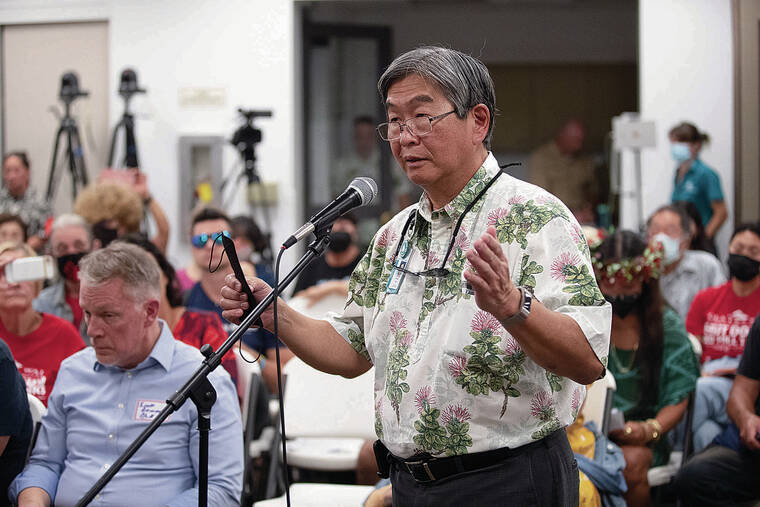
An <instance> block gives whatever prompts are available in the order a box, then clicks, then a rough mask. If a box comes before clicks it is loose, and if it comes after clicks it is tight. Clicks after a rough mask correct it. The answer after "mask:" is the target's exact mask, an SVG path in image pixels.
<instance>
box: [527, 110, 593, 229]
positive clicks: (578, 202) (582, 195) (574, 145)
mask: <svg viewBox="0 0 760 507" xmlns="http://www.w3.org/2000/svg"><path fill="white" fill-rule="evenodd" d="M585 138H586V129H585V127H584V126H583V124H582V123H581V122H580V121H578V120H569V121H567V122H566V123H565V124H564V125H562V126H561V127H560V129H559V130H558V131H557V133H556V134H555V136H554V139H552V140H551V141H549V142H548V143H546V144H544V145H542V146H539V147H538V148H536V150H534V151H533V153H531V155H530V158H529V159H528V174H529V178H528V179H529V181H530V182H531V183H533V184H535V185H538V186H539V187H542V188H544V189H546V190H548V191H549V192H551V193H552V194H554V195H555V196H557V197H559V199H560V200H561V201H562V202H563V203H565V205H566V206H567V207H568V208H570V211H572V212H573V214H574V215H575V217H576V218H577V219H578V221H579V222H580V223H582V224H583V223H593V222H594V210H593V203H594V202H595V201H596V198H597V196H596V195H595V194H596V192H595V190H594V189H595V188H596V184H595V183H594V182H595V176H594V163H593V161H592V160H591V158H589V157H586V156H582V155H581V150H582V149H583V142H584V140H585Z"/></svg>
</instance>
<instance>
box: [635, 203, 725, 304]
mask: <svg viewBox="0 0 760 507" xmlns="http://www.w3.org/2000/svg"><path fill="white" fill-rule="evenodd" d="M691 224H692V221H691V218H690V217H689V215H687V214H686V212H685V211H684V210H683V208H680V207H678V206H674V205H667V206H662V207H661V208H659V209H658V210H657V211H655V212H654V213H653V214H652V216H651V217H649V220H648V221H647V232H648V235H649V241H650V242H652V241H656V242H659V243H661V244H662V246H663V250H664V258H663V265H664V269H663V273H662V276H661V277H660V289H661V290H662V295H663V296H664V297H665V301H667V302H668V304H670V306H672V307H673V309H674V310H675V311H676V313H678V315H679V316H680V317H681V319H686V315H687V314H688V313H689V307H690V306H691V302H692V301H693V300H694V296H696V295H697V292H699V291H701V290H702V289H706V288H708V287H712V286H714V285H720V284H722V283H724V282H725V281H726V275H725V274H724V273H723V266H722V264H721V262H720V261H719V260H718V259H717V258H716V257H715V256H714V255H712V254H709V253H707V252H701V251H698V250H689V244H690V241H691V237H692V236H691Z"/></svg>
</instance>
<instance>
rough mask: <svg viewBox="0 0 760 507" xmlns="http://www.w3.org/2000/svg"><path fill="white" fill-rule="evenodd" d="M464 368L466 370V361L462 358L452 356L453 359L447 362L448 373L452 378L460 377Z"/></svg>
mask: <svg viewBox="0 0 760 507" xmlns="http://www.w3.org/2000/svg"><path fill="white" fill-rule="evenodd" d="M465 368H467V359H466V358H464V357H462V356H454V358H453V359H452V360H451V361H449V371H450V372H451V375H452V376H453V377H454V378H457V377H459V376H460V375H462V372H463V371H464V369H465Z"/></svg>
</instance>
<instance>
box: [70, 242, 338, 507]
mask: <svg viewBox="0 0 760 507" xmlns="http://www.w3.org/2000/svg"><path fill="white" fill-rule="evenodd" d="M329 231H330V227H325V228H320V229H319V230H318V231H316V235H317V238H316V239H315V240H314V241H313V242H312V243H311V244H310V245H309V246H308V247H307V249H306V252H305V253H304V254H303V256H301V259H300V260H299V261H298V263H297V264H296V266H295V267H294V268H293V269H292V270H291V271H290V273H288V274H287V276H285V278H284V279H283V280H282V282H280V283H279V285H278V287H276V290H274V289H273V290H272V292H270V293H269V294H268V295H267V296H266V297H265V298H264V299H262V300H261V301H260V302H259V304H258V305H256V307H255V308H254V309H253V311H251V313H249V314H248V315H247V316H246V317H245V318H244V319H243V320H242V321H241V322H240V325H239V326H238V328H237V329H236V330H235V331H233V333H232V334H231V335H230V336H229V337H228V338H227V341H225V342H224V343H223V344H222V345H221V346H220V347H219V350H217V351H216V352H214V351H213V350H212V348H211V346H210V345H209V344H206V345H204V346H203V347H201V353H202V354H203V355H204V356H205V357H206V359H204V360H203V361H202V362H201V365H200V366H199V367H198V369H197V370H196V371H195V373H193V374H192V376H191V377H190V379H189V380H188V381H187V382H185V384H184V385H183V386H182V387H181V388H180V389H179V390H178V391H177V392H175V393H174V395H172V397H171V398H169V399H168V400H166V406H165V407H164V408H163V409H162V410H161V412H159V414H158V415H157V416H156V417H155V418H153V420H152V421H151V422H150V424H149V425H148V427H147V428H145V430H143V432H142V433H140V435H138V437H137V438H136V439H135V440H134V441H133V442H132V443H131V444H130V445H129V447H127V449H126V450H125V451H124V453H123V454H122V455H121V456H119V459H117V460H116V461H115V462H114V463H113V465H111V467H110V468H109V469H108V470H107V471H106V473H104V474H103V475H102V476H101V477H100V479H98V481H97V482H96V483H95V484H94V485H93V486H92V488H90V490H89V491H88V492H87V493H85V495H84V496H83V497H82V498H81V499H80V500H79V502H78V503H77V507H83V506H85V505H89V503H90V502H91V501H92V500H93V499H94V498H95V496H96V495H97V494H98V493H99V492H100V491H101V490H102V489H103V488H104V487H105V486H106V484H108V483H109V482H110V481H111V479H113V477H114V476H115V475H116V474H117V473H118V472H119V470H121V468H122V467H123V466H124V465H125V464H126V463H127V461H129V459H130V458H131V457H132V456H133V455H134V454H135V452H137V450H138V449H139V448H140V447H142V445H143V444H144V443H145V442H146V441H147V440H148V438H150V436H151V435H153V433H155V431H156V430H157V429H158V427H159V426H161V424H162V423H163V422H164V421H165V420H166V419H167V418H168V417H169V416H170V415H171V414H172V413H174V412H176V411H177V410H179V409H180V408H181V407H182V405H183V404H184V403H185V402H186V401H187V399H188V398H190V399H191V400H192V401H193V403H194V404H195V406H196V407H197V408H198V431H199V432H200V440H199V443H198V445H199V453H198V456H199V465H198V468H199V470H198V506H199V507H206V505H207V503H208V432H209V430H210V429H211V407H212V406H213V404H214V402H215V401H216V391H215V390H214V387H213V386H212V385H211V382H209V380H208V375H209V373H211V372H212V371H214V370H215V369H216V368H217V366H219V365H220V364H221V362H222V357H224V355H225V354H226V353H227V351H229V350H230V349H231V348H232V347H233V346H234V345H235V343H237V341H238V340H239V339H240V338H241V337H242V336H243V333H245V331H246V330H247V329H248V328H249V327H250V326H251V325H252V324H253V323H254V322H255V321H256V319H258V318H259V317H260V316H261V314H262V313H264V310H266V309H267V307H268V306H269V305H270V304H271V303H272V302H273V301H274V299H275V298H276V297H277V296H278V295H279V294H280V293H281V292H282V289H284V288H286V287H287V286H288V285H290V283H291V282H292V281H293V280H294V279H295V278H296V277H297V276H298V275H299V273H301V271H303V270H304V268H305V267H306V266H308V265H309V263H310V262H311V261H312V260H313V259H314V258H315V257H319V256H321V255H322V254H323V253H324V252H325V248H327V245H328V243H329V242H330V237H329Z"/></svg>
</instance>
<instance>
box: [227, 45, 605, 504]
mask: <svg viewBox="0 0 760 507" xmlns="http://www.w3.org/2000/svg"><path fill="white" fill-rule="evenodd" d="M378 90H379V92H380V95H381V97H382V100H383V103H384V105H385V108H386V112H387V121H386V122H385V123H382V124H380V125H379V126H378V133H379V135H380V136H381V137H382V138H383V139H384V140H386V141H388V142H389V144H390V149H391V151H392V153H393V156H394V157H395V159H396V161H397V162H398V164H399V165H400V166H401V168H402V169H403V170H404V172H405V173H406V176H407V177H408V178H409V179H410V180H411V181H412V182H413V183H415V184H416V185H419V186H420V187H422V189H423V190H424V193H423V194H422V197H421V198H420V200H419V202H418V203H417V204H415V205H412V206H410V207H409V208H407V209H405V210H403V211H401V212H400V213H399V214H398V215H396V216H395V217H394V218H392V219H391V220H390V221H389V222H388V223H387V224H385V225H384V226H383V227H381V229H380V230H379V231H378V232H377V234H376V235H375V237H374V239H373V241H372V242H371V244H370V246H369V249H368V251H367V253H366V255H365V256H364V257H363V259H362V261H361V262H360V263H359V265H358V266H357V268H356V269H355V270H354V272H353V273H352V275H351V279H350V284H349V294H348V300H347V303H346V307H345V310H344V312H343V314H342V315H334V316H331V317H330V318H328V319H326V320H315V319H310V318H307V317H305V316H304V315H301V314H299V313H297V312H295V311H293V310H292V309H290V308H289V307H288V306H287V305H286V304H285V303H278V305H281V306H279V308H278V315H279V321H278V326H279V333H280V338H281V339H282V340H283V341H284V342H285V343H287V345H288V347H290V349H291V350H292V351H293V352H294V353H295V354H296V355H297V356H299V357H301V358H302V359H303V360H304V361H305V362H307V363H308V364H310V365H312V366H313V367H315V368H317V369H319V370H322V371H325V372H328V373H333V374H338V375H342V376H344V377H356V376H358V375H360V374H362V373H364V372H365V371H367V370H368V369H369V368H371V367H372V366H374V367H375V393H374V396H375V417H376V425H375V427H376V430H377V436H378V439H379V440H378V442H377V443H376V446H375V453H376V456H377V459H378V466H379V468H380V473H381V474H389V475H390V478H391V483H392V486H393V488H392V490H393V505H430V506H433V505H435V506H438V505H461V504H478V505H497V504H500V503H503V502H504V501H506V499H509V501H510V502H511V503H513V504H514V505H525V504H536V505H546V506H555V505H568V506H569V505H577V504H578V468H577V464H576V462H575V460H574V459H573V454H572V452H571V450H570V446H569V444H568V442H567V438H566V436H565V432H564V427H565V426H567V425H568V424H570V423H571V422H572V421H573V420H574V418H575V416H576V415H577V413H578V410H579V409H580V405H581V403H582V401H583V397H584V394H585V388H584V385H585V384H589V383H591V382H593V381H594V380H596V379H598V378H600V377H601V376H602V375H603V374H604V371H605V365H606V364H607V354H608V348H609V333H610V321H611V311H610V306H609V304H607V303H606V302H605V300H604V298H603V296H602V294H601V293H600V291H599V289H598V287H597V285H596V282H595V279H594V273H593V270H592V267H591V262H590V257H589V253H588V248H587V246H586V243H585V239H584V237H583V234H582V232H581V230H580V227H579V226H578V223H577V222H576V220H575V219H574V218H573V216H572V214H571V213H570V212H569V211H568V209H567V208H566V207H565V206H564V205H563V204H562V202H560V201H559V200H558V199H557V198H555V197H554V196H552V195H551V194H549V193H548V192H546V191H544V190H543V189H541V188H539V187H536V186H534V185H531V184H528V183H525V182H523V181H520V180H517V179H515V178H512V177H511V176H509V175H508V174H504V173H502V172H501V169H500V168H499V165H498V163H497V161H496V159H495V158H494V156H493V155H492V154H491V153H490V151H489V149H490V140H491V134H492V129H493V120H494V110H495V96H494V95H495V94H494V87H493V81H492V79H491V76H490V75H489V73H488V70H487V69H486V67H485V66H484V65H483V64H482V63H481V62H480V61H478V60H476V59H474V58H472V57H470V56H468V55H465V54H463V53H460V52H458V51H455V50H451V49H444V48H439V47H421V48H417V49H415V50H412V51H410V52H408V53H405V54H403V55H401V56H399V57H398V58H396V60H394V61H393V62H392V63H391V64H390V66H389V67H388V68H387V69H386V71H385V72H384V73H383V75H382V76H381V78H380V81H379V83H378ZM248 284H249V285H250V287H251V290H252V291H253V295H254V298H255V299H256V301H259V300H261V299H262V298H263V297H266V295H267V294H268V293H269V292H270V291H271V289H270V288H269V287H268V286H267V285H266V284H265V283H263V282H262V281H261V280H258V279H249V280H248ZM241 289H242V287H241V285H240V283H239V282H238V281H237V280H236V279H235V278H234V277H232V276H230V277H228V278H227V282H226V286H225V287H224V288H223V289H222V301H221V305H222V308H223V309H224V310H225V311H224V317H225V318H227V319H229V320H232V321H239V320H240V317H241V316H242V314H243V311H244V310H245V309H247V308H248V303H247V302H245V301H246V298H245V296H244V295H243V293H242V292H241ZM262 321H263V323H264V326H265V327H266V328H267V329H272V328H273V322H272V321H273V316H272V311H271V309H269V310H267V311H266V312H265V313H264V314H263V315H262Z"/></svg>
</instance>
